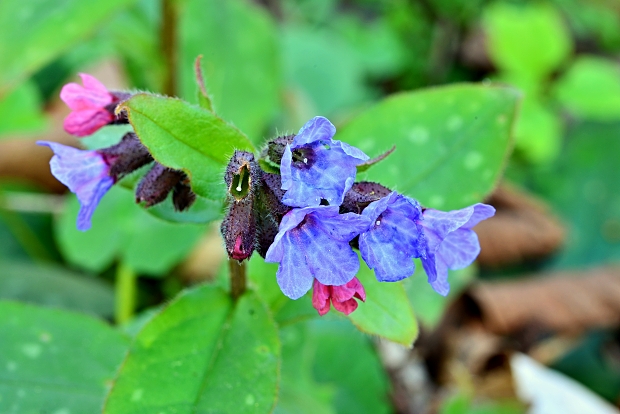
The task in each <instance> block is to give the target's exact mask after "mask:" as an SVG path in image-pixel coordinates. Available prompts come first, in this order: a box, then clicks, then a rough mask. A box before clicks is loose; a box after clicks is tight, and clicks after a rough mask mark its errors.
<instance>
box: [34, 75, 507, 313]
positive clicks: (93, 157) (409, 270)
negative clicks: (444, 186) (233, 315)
mask: <svg viewBox="0 0 620 414" xmlns="http://www.w3.org/2000/svg"><path fill="white" fill-rule="evenodd" d="M80 76H81V77H82V81H83V86H81V85H78V84H74V83H70V84H68V85H65V86H64V87H63V89H62V91H61V98H62V99H63V100H64V101H65V102H66V103H67V105H68V106H69V107H70V108H71V110H72V112H71V113H70V114H69V115H68V116H67V118H66V119H65V124H64V125H65V129H66V130H67V131H68V132H69V133H72V134H74V135H77V136H86V135H89V134H92V133H93V132H95V131H97V130H98V129H100V128H102V127H104V126H106V125H109V124H113V123H127V122H128V120H127V117H126V116H125V115H124V114H123V113H120V114H117V112H118V111H117V108H118V104H119V103H120V102H122V101H123V100H125V99H127V98H129V97H130V94H128V93H122V92H111V91H108V90H107V89H106V88H105V86H103V85H102V84H101V83H100V82H99V81H97V80H96V79H95V78H93V77H92V76H89V75H85V74H82V75H80ZM335 133H336V128H335V127H334V125H332V123H331V122H329V120H327V119H326V118H323V117H315V118H313V119H311V120H310V121H308V122H307V123H306V125H304V126H303V128H301V130H300V131H299V132H298V133H297V134H296V135H287V136H282V137H278V138H276V139H274V140H272V141H270V142H269V143H268V144H267V146H266V147H265V149H264V151H263V152H262V153H261V154H260V158H259V159H258V160H257V159H256V158H255V155H254V154H252V153H250V152H245V151H235V153H234V155H233V156H232V158H231V159H230V161H229V164H228V167H227V169H226V173H225V175H224V181H225V183H226V186H227V204H228V211H227V214H226V216H225V218H224V220H223V222H222V227H221V230H222V235H223V237H224V241H225V245H226V250H227V252H228V256H229V257H230V258H231V259H234V260H239V261H241V260H245V259H248V258H249V257H250V256H251V255H252V253H253V252H254V251H255V250H256V251H258V253H259V254H260V255H261V256H263V257H264V258H265V261H267V262H273V263H278V264H279V266H278V270H277V273H276V279H277V282H278V284H279V286H280V288H281V290H282V292H283V293H284V294H285V295H286V296H288V297H290V298H292V299H298V298H300V297H301V296H303V295H305V294H306V293H307V292H308V291H309V290H310V289H312V290H313V294H312V304H313V306H314V307H315V308H316V310H317V311H318V312H319V314H321V315H324V314H325V313H327V312H328V311H329V310H330V307H331V305H333V306H334V308H335V309H336V310H338V311H340V312H343V313H345V314H350V313H351V312H353V311H354V310H355V309H356V308H357V306H358V300H361V301H365V299H366V292H365V290H364V287H363V286H362V284H361V282H360V281H359V280H358V279H357V278H356V274H357V272H358V270H359V267H360V262H359V258H358V254H357V253H356V252H355V251H354V248H355V249H358V250H359V254H360V255H361V257H362V259H363V260H364V262H366V264H367V265H368V267H369V268H371V269H372V270H373V271H374V273H375V276H376V278H377V280H379V281H380V282H396V281H399V280H402V279H404V278H406V277H409V276H411V275H412V274H413V273H414V271H415V265H414V261H413V259H416V258H418V259H420V260H421V261H422V265H423V267H424V269H425V271H426V274H427V276H428V282H429V283H430V284H431V286H432V287H433V289H434V290H435V291H437V292H438V293H440V294H442V295H447V294H448V291H449V288H450V285H449V283H448V269H460V268H463V267H465V266H468V265H470V264H471V263H472V262H473V261H474V260H475V258H476V257H477V256H478V253H479V252H480V245H479V243H478V238H477V236H476V233H474V231H473V230H472V228H473V227H474V226H475V225H476V224H477V223H478V222H480V221H481V220H484V219H487V218H489V217H491V216H493V214H494V213H495V209H494V208H493V207H491V206H488V205H485V204H475V205H473V206H469V207H466V208H463V209H461V210H456V211H450V212H443V211H438V210H432V209H427V208H424V207H422V206H421V205H420V203H419V202H418V201H416V200H414V199H412V198H410V197H407V196H405V195H403V194H400V193H398V192H395V191H392V190H390V189H389V188H387V187H384V186H383V185H381V184H379V183H373V182H357V183H356V182H355V177H356V173H357V169H358V168H359V167H360V166H367V165H370V164H373V163H375V162H378V161H381V160H382V159H384V158H385V156H387V155H388V154H389V152H391V151H389V152H388V153H386V154H384V155H383V156H380V157H378V158H375V159H373V160H370V159H369V157H368V156H367V155H366V154H364V153H363V152H362V151H361V150H359V149H357V148H355V147H352V146H350V145H348V144H346V143H344V142H341V141H338V140H335V139H333V137H334V135H335ZM39 144H40V145H44V146H47V147H49V148H51V149H52V150H53V152H54V156H53V157H52V159H51V161H50V165H51V170H52V173H53V174H54V175H55V176H56V178H58V179H59V180H60V181H61V182H63V183H64V184H65V185H66V186H67V187H69V189H70V190H71V191H72V192H74V193H75V194H76V195H77V198H78V200H79V202H80V205H81V209H80V212H79V214H78V218H77V227H78V229H80V230H87V229H88V228H90V225H91V217H92V215H93V212H94V211H95V208H96V207H97V205H98V204H99V202H100V200H101V199H102V197H103V196H104V195H105V194H106V192H107V191H108V190H109V189H110V188H111V187H112V185H114V184H115V183H116V182H118V181H119V180H120V179H122V178H123V177H124V176H126V175H127V174H130V173H131V172H133V171H135V170H137V169H139V168H141V167H143V166H146V165H147V164H152V165H151V167H150V170H149V171H148V172H147V173H146V174H145V175H144V176H143V177H142V178H141V180H140V182H139V184H138V186H137V187H136V201H137V202H141V203H143V204H144V205H145V206H146V207H149V206H152V205H155V204H157V203H160V202H162V201H164V200H165V199H166V198H167V197H168V195H169V194H172V196H171V198H172V203H173V205H174V207H175V208H176V209H177V210H180V211H182V210H185V209H187V208H188V207H189V206H191V204H192V203H193V202H194V200H195V198H196V196H195V194H194V193H193V192H192V190H191V187H190V185H189V180H188V177H187V176H186V175H185V173H183V172H182V171H178V170H173V169H170V168H167V167H165V166H163V165H162V164H159V163H158V162H156V161H155V160H154V159H153V157H152V156H151V154H150V153H149V151H148V149H147V148H146V147H145V146H144V145H142V143H141V142H140V139H139V138H138V136H137V135H136V134H135V133H133V132H129V133H127V134H126V135H125V136H124V137H123V138H122V140H121V141H120V142H119V143H118V144H116V145H114V146H111V147H108V148H104V149H99V150H92V151H86V150H80V149H76V148H73V147H67V146H64V145H61V144H58V143H55V142H47V141H41V142H39ZM263 166H264V167H265V169H263ZM267 166H271V167H272V168H273V170H270V169H269V168H267ZM268 170H269V171H268ZM275 170H277V171H275Z"/></svg>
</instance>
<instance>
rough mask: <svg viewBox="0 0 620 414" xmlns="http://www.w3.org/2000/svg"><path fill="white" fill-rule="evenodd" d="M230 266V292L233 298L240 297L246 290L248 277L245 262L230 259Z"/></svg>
mask: <svg viewBox="0 0 620 414" xmlns="http://www.w3.org/2000/svg"><path fill="white" fill-rule="evenodd" d="M228 268H229V269H230V294H231V296H232V297H233V299H235V300H236V299H238V298H239V296H241V295H242V294H243V292H245V288H246V284H247V279H246V275H245V270H246V266H245V262H241V263H240V262H239V261H237V260H233V259H230V260H228Z"/></svg>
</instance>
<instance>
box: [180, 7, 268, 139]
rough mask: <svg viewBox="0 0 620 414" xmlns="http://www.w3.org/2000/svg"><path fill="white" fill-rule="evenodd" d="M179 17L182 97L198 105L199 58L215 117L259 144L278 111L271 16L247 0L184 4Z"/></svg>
mask: <svg viewBox="0 0 620 414" xmlns="http://www.w3.org/2000/svg"><path fill="white" fill-rule="evenodd" d="M179 17H180V19H179V37H180V53H179V57H180V59H179V70H180V89H181V96H182V97H183V98H185V99H187V100H189V101H191V102H195V101H196V81H195V76H194V65H193V64H194V60H195V59H196V56H198V55H203V59H202V65H203V68H204V77H205V80H206V83H207V90H208V91H209V93H210V94H211V97H212V98H213V107H214V109H215V112H216V113H217V114H218V115H220V116H221V117H222V118H224V119H226V120H227V121H230V122H232V123H233V124H234V125H236V126H237V127H239V129H241V130H242V131H244V132H245V133H246V134H247V135H248V136H249V137H250V139H251V140H252V142H254V143H260V142H261V141H262V138H263V133H264V132H265V128H266V127H267V125H268V123H269V121H271V120H272V118H273V117H274V116H275V114H276V111H277V109H278V107H279V91H278V89H279V86H280V57H279V55H278V48H277V36H278V33H277V29H276V26H275V24H274V22H273V21H272V19H271V16H270V15H269V14H268V13H267V12H266V11H265V10H263V9H262V8H261V7H260V6H258V5H256V4H254V3H253V2H251V1H248V0H230V1H219V0H188V1H185V2H184V4H183V6H182V7H181V11H180V16H179ZM215 39H217V41H216V40H215Z"/></svg>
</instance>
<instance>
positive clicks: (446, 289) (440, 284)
mask: <svg viewBox="0 0 620 414" xmlns="http://www.w3.org/2000/svg"><path fill="white" fill-rule="evenodd" d="M434 267H436V269H437V277H436V278H435V280H433V281H431V280H430V279H429V281H428V282H429V283H430V285H431V287H432V288H433V289H434V290H435V292H437V293H439V294H440V295H442V296H447V295H448V293H450V283H449V282H448V266H446V263H445V262H444V261H443V260H441V259H440V258H439V257H438V258H437V260H436V261H435V266H434Z"/></svg>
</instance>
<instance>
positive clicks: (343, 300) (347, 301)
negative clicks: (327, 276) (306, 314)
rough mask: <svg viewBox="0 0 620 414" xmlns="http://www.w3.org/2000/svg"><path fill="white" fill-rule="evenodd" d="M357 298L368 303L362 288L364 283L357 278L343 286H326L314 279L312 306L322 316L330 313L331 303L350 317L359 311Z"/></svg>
mask: <svg viewBox="0 0 620 414" xmlns="http://www.w3.org/2000/svg"><path fill="white" fill-rule="evenodd" d="M356 298H357V299H359V300H361V301H362V302H365V301H366V292H365V291H364V286H362V282H360V281H359V279H358V278H356V277H354V278H353V279H351V280H350V281H349V282H348V283H345V284H344V285H342V286H329V285H324V284H322V283H321V282H319V281H318V280H316V279H314V286H313V287H312V306H313V307H314V309H316V310H317V311H318V312H319V315H321V316H323V315H325V314H326V313H327V312H329V308H330V302H331V304H333V305H334V308H335V309H336V310H337V311H339V312H342V313H344V314H345V315H349V314H350V313H351V312H353V311H354V310H355V309H357V301H356V300H355V299H356Z"/></svg>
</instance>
